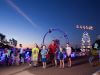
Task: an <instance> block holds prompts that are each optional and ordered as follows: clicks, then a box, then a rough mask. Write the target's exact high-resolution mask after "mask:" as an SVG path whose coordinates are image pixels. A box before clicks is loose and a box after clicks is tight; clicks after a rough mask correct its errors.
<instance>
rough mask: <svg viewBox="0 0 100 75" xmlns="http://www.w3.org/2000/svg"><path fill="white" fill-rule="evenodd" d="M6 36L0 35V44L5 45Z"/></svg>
mask: <svg viewBox="0 0 100 75" xmlns="http://www.w3.org/2000/svg"><path fill="white" fill-rule="evenodd" d="M5 38H6V36H5V35H3V34H2V33H0V42H1V43H3V42H4V41H5Z"/></svg>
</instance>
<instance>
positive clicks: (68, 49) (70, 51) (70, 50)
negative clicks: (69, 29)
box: [66, 43, 72, 67]
mask: <svg viewBox="0 0 100 75" xmlns="http://www.w3.org/2000/svg"><path fill="white" fill-rule="evenodd" d="M71 53H72V49H71V46H70V45H69V44H68V43H67V44H66V54H67V58H68V67H71Z"/></svg>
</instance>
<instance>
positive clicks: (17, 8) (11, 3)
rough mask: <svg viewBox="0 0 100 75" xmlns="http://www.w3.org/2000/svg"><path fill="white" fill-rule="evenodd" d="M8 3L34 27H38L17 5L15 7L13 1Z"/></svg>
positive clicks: (8, 0)
mask: <svg viewBox="0 0 100 75" xmlns="http://www.w3.org/2000/svg"><path fill="white" fill-rule="evenodd" d="M6 1H7V3H8V4H9V5H10V6H11V7H12V8H13V9H14V10H16V11H17V12H18V13H19V14H20V15H21V16H23V17H24V18H25V19H26V20H27V21H28V22H29V23H30V24H31V25H32V26H33V27H37V25H36V24H35V23H34V22H33V21H32V20H31V19H30V18H29V16H28V15H26V14H25V13H24V12H23V11H22V10H21V9H20V8H19V7H18V6H17V5H15V4H14V3H13V2H12V1H11V0H6Z"/></svg>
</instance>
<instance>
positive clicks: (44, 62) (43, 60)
mask: <svg viewBox="0 0 100 75" xmlns="http://www.w3.org/2000/svg"><path fill="white" fill-rule="evenodd" d="M47 54H48V51H47V50H46V46H45V45H43V46H42V50H41V56H42V64H43V68H44V69H45V68H46V61H47V58H46V55H47Z"/></svg>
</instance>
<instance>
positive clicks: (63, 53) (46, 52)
mask: <svg viewBox="0 0 100 75" xmlns="http://www.w3.org/2000/svg"><path fill="white" fill-rule="evenodd" d="M53 45H55V44H54V43H52V47H53ZM53 49H54V50H55V51H53V52H54V53H53V52H52V53H51V50H52V49H50V48H47V47H46V45H43V46H42V47H41V49H40V51H39V48H38V47H37V45H36V46H35V48H33V49H32V61H33V63H34V66H37V64H38V55H39V52H40V55H41V61H42V64H43V68H44V69H45V68H46V65H47V61H48V60H49V61H51V64H54V65H55V66H57V65H58V63H59V64H60V68H64V62H65V60H67V59H68V67H71V52H72V50H71V47H70V46H69V44H66V47H65V48H63V47H61V46H59V47H53Z"/></svg>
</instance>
